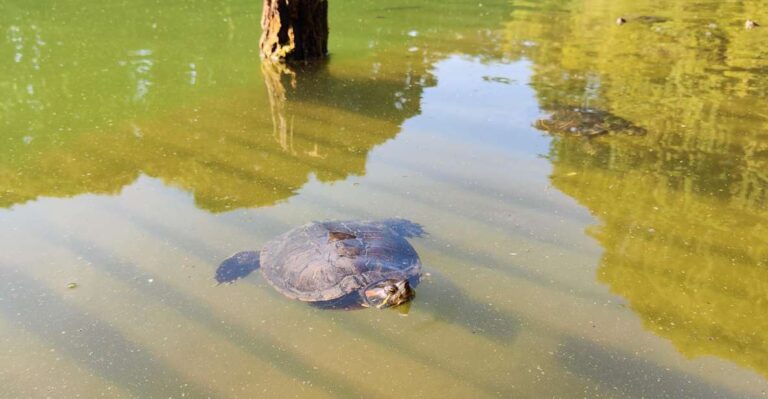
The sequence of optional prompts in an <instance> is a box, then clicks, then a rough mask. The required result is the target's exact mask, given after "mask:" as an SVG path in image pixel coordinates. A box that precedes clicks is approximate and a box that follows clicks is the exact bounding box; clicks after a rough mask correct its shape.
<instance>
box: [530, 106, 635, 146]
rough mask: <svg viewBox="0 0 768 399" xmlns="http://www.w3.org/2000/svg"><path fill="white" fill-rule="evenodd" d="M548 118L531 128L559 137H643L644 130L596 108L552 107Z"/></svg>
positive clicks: (538, 121)
mask: <svg viewBox="0 0 768 399" xmlns="http://www.w3.org/2000/svg"><path fill="white" fill-rule="evenodd" d="M552 108H553V110H552V111H551V112H550V115H549V118H546V119H539V120H537V121H536V122H534V124H533V126H534V127H535V128H537V129H539V130H543V131H546V132H549V133H552V134H556V135H561V136H577V137H586V138H591V137H596V136H602V135H604V134H625V135H629V136H643V135H645V134H646V133H647V132H646V130H645V129H644V128H642V127H640V126H636V125H635V124H633V123H632V122H630V121H628V120H626V119H624V118H622V117H619V116H616V115H614V114H612V113H610V112H608V111H603V110H601V109H597V108H582V107H569V106H554V107H552Z"/></svg>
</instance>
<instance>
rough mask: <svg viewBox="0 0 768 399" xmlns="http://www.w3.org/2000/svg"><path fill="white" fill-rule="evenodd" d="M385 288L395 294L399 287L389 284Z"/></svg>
mask: <svg viewBox="0 0 768 399" xmlns="http://www.w3.org/2000/svg"><path fill="white" fill-rule="evenodd" d="M385 290H386V291H387V292H388V293H390V294H394V293H395V292H397V287H395V286H394V285H388V286H387V287H386V288H385Z"/></svg>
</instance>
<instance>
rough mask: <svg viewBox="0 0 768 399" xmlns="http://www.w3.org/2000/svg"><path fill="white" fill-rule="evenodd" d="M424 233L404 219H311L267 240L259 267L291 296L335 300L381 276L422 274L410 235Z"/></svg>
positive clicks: (404, 277) (416, 276)
mask: <svg viewBox="0 0 768 399" xmlns="http://www.w3.org/2000/svg"><path fill="white" fill-rule="evenodd" d="M422 233H423V230H421V227H420V226H419V225H418V224H415V223H412V222H409V221H407V220H401V219H388V220H382V221H327V222H314V223H309V224H306V225H304V226H300V227H297V228H295V229H293V230H291V231H289V232H287V233H285V234H283V235H281V236H279V237H277V238H275V239H274V240H272V241H270V242H268V243H267V244H265V245H264V248H263V249H262V250H261V255H260V263H261V272H262V274H263V275H264V277H265V278H266V280H267V281H268V282H269V283H270V284H271V285H272V286H273V287H275V289H277V290H278V291H280V292H281V293H283V294H284V295H285V296H287V297H290V298H294V299H298V300H301V301H306V302H318V301H331V300H334V299H338V298H341V297H343V296H346V295H347V294H350V293H353V292H357V291H359V290H360V289H362V288H365V287H366V286H368V285H369V284H372V283H375V282H377V281H381V280H383V279H413V278H418V276H419V275H420V274H421V261H420V260H419V255H418V254H417V253H416V250H414V249H413V247H412V246H411V244H410V243H409V242H408V240H406V237H412V236H420V235H421V234H422Z"/></svg>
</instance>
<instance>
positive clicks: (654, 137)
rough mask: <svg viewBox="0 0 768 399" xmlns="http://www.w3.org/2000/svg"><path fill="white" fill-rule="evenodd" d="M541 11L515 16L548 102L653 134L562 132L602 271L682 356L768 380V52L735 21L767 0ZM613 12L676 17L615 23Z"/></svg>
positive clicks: (514, 27) (561, 145)
mask: <svg viewBox="0 0 768 399" xmlns="http://www.w3.org/2000/svg"><path fill="white" fill-rule="evenodd" d="M545 8H546V10H544V12H542V11H541V9H539V10H535V9H528V8H525V7H521V8H520V9H519V10H517V11H515V13H514V14H513V20H512V21H511V22H509V23H508V25H507V37H508V39H509V45H508V47H507V51H508V54H510V56H511V57H513V58H516V57H527V58H530V59H531V60H532V61H533V62H534V67H533V69H534V77H533V82H532V85H533V87H534V88H535V89H536V92H537V95H538V97H539V101H540V104H541V107H542V108H543V109H545V110H552V109H554V108H556V107H557V106H558V105H559V104H569V105H571V106H574V107H585V106H586V107H597V108H601V109H605V110H607V111H609V112H612V113H614V114H616V115H618V116H619V117H621V118H625V119H627V120H629V121H631V122H633V123H635V124H637V125H639V126H642V127H644V128H646V129H647V131H648V134H647V135H646V136H643V137H637V136H635V137H620V136H610V137H601V138H596V139H594V140H584V139H578V138H575V139H574V138H568V137H560V138H554V140H553V144H552V148H551V152H550V155H549V156H550V158H551V161H552V163H553V165H554V171H553V174H552V177H551V179H552V183H553V184H554V185H555V187H557V188H559V189H560V190H561V191H563V192H565V193H566V194H568V195H570V196H572V197H573V198H575V199H576V200H578V201H579V202H580V203H581V204H583V205H584V206H586V207H587V208H589V209H590V211H591V212H592V213H593V214H594V215H595V217H596V218H597V219H598V220H599V222H600V223H599V225H598V226H594V227H592V228H590V229H589V230H588V233H589V234H590V235H592V236H593V237H595V238H596V239H597V240H598V241H599V242H600V244H601V245H602V246H603V248H604V250H605V253H604V255H603V257H602V260H601V262H600V267H599V270H598V278H599V279H600V280H601V281H603V282H604V283H606V284H608V285H609V286H610V287H611V289H612V290H613V291H614V292H615V293H617V294H619V295H621V296H623V297H625V298H627V300H628V301H629V306H630V307H631V308H632V309H633V310H634V311H635V312H636V313H637V314H638V315H639V316H640V317H641V318H642V319H643V321H644V325H645V326H646V328H648V329H649V330H651V331H654V332H655V333H657V334H659V335H661V336H664V337H666V338H668V339H670V340H671V341H672V342H673V343H674V344H675V346H676V347H677V349H678V350H679V351H680V352H682V353H683V354H684V355H686V356H690V357H694V356H702V355H716V356H720V357H723V358H726V359H730V360H733V361H735V362H737V363H739V364H741V365H743V366H747V367H751V368H753V369H755V370H757V371H759V372H760V373H762V374H763V375H766V376H768V352H767V351H766V348H768V346H767V344H768V328H766V327H768V316H766V315H768V301H766V292H768V239H767V238H766V237H768V209H767V208H766V206H767V204H766V199H767V198H766V195H767V193H768V173H767V172H766V171H768V135H766V131H768V113H766V110H765V101H764V98H765V95H766V93H768V75H766V74H765V73H764V72H765V71H766V70H767V68H768V61H767V60H768V57H766V55H768V52H767V51H768V50H766V49H765V47H764V46H759V45H758V42H759V41H761V40H764V37H765V36H764V33H761V34H758V35H755V34H753V33H754V31H750V32H747V31H745V30H744V29H743V24H735V23H732V21H733V20H736V19H738V16H740V15H742V13H743V12H746V11H745V10H751V12H755V13H757V14H760V12H758V10H759V9H760V7H759V2H757V1H745V2H739V3H738V5H737V4H735V3H727V4H726V3H714V2H712V3H710V4H709V6H708V7H706V8H700V7H691V8H688V7H660V6H659V5H658V3H657V2H650V1H632V2H630V1H618V2H613V3H612V4H611V6H607V5H604V4H603V3H601V2H596V1H585V2H568V7H566V6H564V5H561V4H560V3H559V2H558V3H555V2H550V3H548V4H547V5H545ZM531 10H535V11H531ZM616 10H621V12H622V13H634V15H642V14H644V13H648V12H652V11H653V10H664V11H663V15H662V16H663V17H665V18H666V20H665V21H663V22H660V23H655V24H653V25H652V26H648V25H647V24H627V25H625V26H621V27H619V26H616V25H615V24H614V23H613V22H612V21H614V20H615V18H616V14H615V13H616V12H618V11H616ZM657 12H660V11H657ZM747 15H749V14H747ZM587 26H589V27H590V28H586V27H587Z"/></svg>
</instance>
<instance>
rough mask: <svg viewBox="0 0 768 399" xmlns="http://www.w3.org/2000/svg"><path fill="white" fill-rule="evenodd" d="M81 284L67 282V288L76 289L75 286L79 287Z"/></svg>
mask: <svg viewBox="0 0 768 399" xmlns="http://www.w3.org/2000/svg"><path fill="white" fill-rule="evenodd" d="M79 286H80V284H78V283H74V282H72V283H69V284H67V289H70V290H73V289H75V288H77V287H79Z"/></svg>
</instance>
